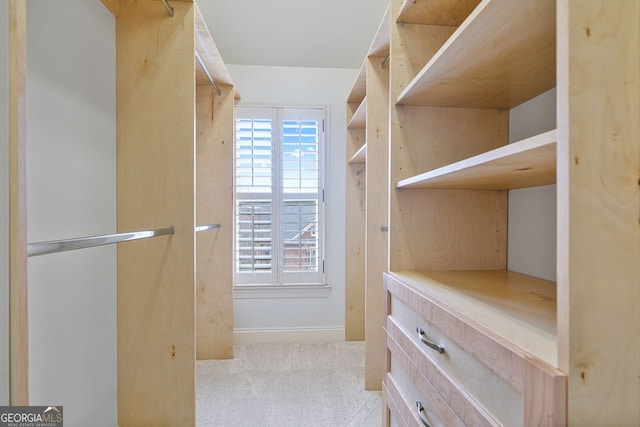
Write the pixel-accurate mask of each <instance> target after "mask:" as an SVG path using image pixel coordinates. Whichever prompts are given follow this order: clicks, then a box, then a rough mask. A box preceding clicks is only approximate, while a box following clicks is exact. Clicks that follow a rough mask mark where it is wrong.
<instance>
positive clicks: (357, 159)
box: [349, 144, 367, 163]
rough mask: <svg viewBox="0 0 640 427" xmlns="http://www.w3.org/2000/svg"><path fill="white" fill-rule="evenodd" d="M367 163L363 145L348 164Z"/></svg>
mask: <svg viewBox="0 0 640 427" xmlns="http://www.w3.org/2000/svg"><path fill="white" fill-rule="evenodd" d="M366 162H367V144H364V145H363V146H362V147H360V149H359V150H358V151H357V152H356V154H354V155H353V157H352V158H351V159H350V160H349V163H366Z"/></svg>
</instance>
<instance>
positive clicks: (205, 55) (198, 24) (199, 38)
mask: <svg viewBox="0 0 640 427" xmlns="http://www.w3.org/2000/svg"><path fill="white" fill-rule="evenodd" d="M194 6H195V36H196V52H197V54H198V56H199V57H200V58H201V59H202V64H200V67H196V84H211V83H210V82H209V78H208V77H207V76H206V73H205V71H204V68H206V69H207V73H209V74H210V75H211V76H212V77H213V78H214V80H215V82H216V83H217V84H219V85H229V86H233V81H232V80H231V75H230V74H229V71H228V70H227V66H226V65H225V63H224V61H223V60H222V56H221V55H220V51H219V50H218V47H217V46H216V44H215V42H214V41H213V38H212V37H211V33H210V32H209V28H207V24H206V22H204V19H203V18H202V13H200V9H199V8H198V5H197V4H195V5H194ZM199 62H200V61H196V63H199Z"/></svg>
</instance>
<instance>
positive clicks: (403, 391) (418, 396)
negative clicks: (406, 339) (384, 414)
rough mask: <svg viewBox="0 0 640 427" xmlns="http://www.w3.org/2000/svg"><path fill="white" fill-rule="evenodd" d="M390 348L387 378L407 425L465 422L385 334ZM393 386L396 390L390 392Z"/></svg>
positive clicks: (459, 424)
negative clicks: (395, 391) (395, 392)
mask: <svg viewBox="0 0 640 427" xmlns="http://www.w3.org/2000/svg"><path fill="white" fill-rule="evenodd" d="M387 347H388V348H389V351H390V361H389V368H390V369H389V372H388V373H387V377H386V381H387V385H388V387H390V391H391V394H392V397H393V398H394V401H395V403H396V405H398V407H399V409H400V413H401V414H402V417H403V418H404V420H405V421H406V422H407V424H409V425H415V426H419V427H424V425H425V423H426V425H429V426H432V427H433V426H443V427H444V426H447V427H449V426H450V427H462V426H464V425H465V424H464V423H463V422H462V420H461V419H460V418H459V417H458V416H457V415H456V413H455V412H454V411H453V410H452V409H451V407H450V406H449V405H448V404H447V402H446V401H445V400H444V398H443V397H442V395H441V394H440V393H439V392H438V391H437V390H436V388H435V387H434V386H433V385H432V384H431V383H430V382H429V380H427V379H426V378H425V377H424V376H423V375H422V374H421V373H420V371H419V370H418V369H417V367H416V366H415V365H414V364H413V363H412V361H411V360H410V358H409V356H408V355H407V354H406V353H405V352H404V351H403V350H402V349H401V348H400V346H399V345H398V344H397V343H396V342H395V341H394V340H393V339H392V338H390V337H389V335H387ZM393 387H395V388H396V389H397V391H398V394H397V395H394V394H393V390H392V389H393Z"/></svg>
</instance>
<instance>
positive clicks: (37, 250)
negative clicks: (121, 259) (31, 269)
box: [27, 225, 175, 257]
mask: <svg viewBox="0 0 640 427" xmlns="http://www.w3.org/2000/svg"><path fill="white" fill-rule="evenodd" d="M174 231H175V230H174V228H173V225H172V226H169V227H167V228H156V229H154V230H142V231H130V232H127V233H116V234H104V235H102V236H91V237H79V238H77V239H65V240H51V241H49V242H37V243H29V244H28V245H27V256H29V257H32V256H38V255H46V254H53V253H56V252H65V251H72V250H75V249H84V248H91V247H93V246H103V245H110V244H113V243H120V242H127V241H129V240H139V239H148V238H150V237H158V236H165V235H167V234H173V233H174Z"/></svg>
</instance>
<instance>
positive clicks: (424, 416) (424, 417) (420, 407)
mask: <svg viewBox="0 0 640 427" xmlns="http://www.w3.org/2000/svg"><path fill="white" fill-rule="evenodd" d="M416 406H417V407H418V418H420V421H422V424H424V425H425V426H426V427H429V421H427V412H426V411H425V410H424V406H423V405H422V402H420V401H419V400H417V401H416Z"/></svg>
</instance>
